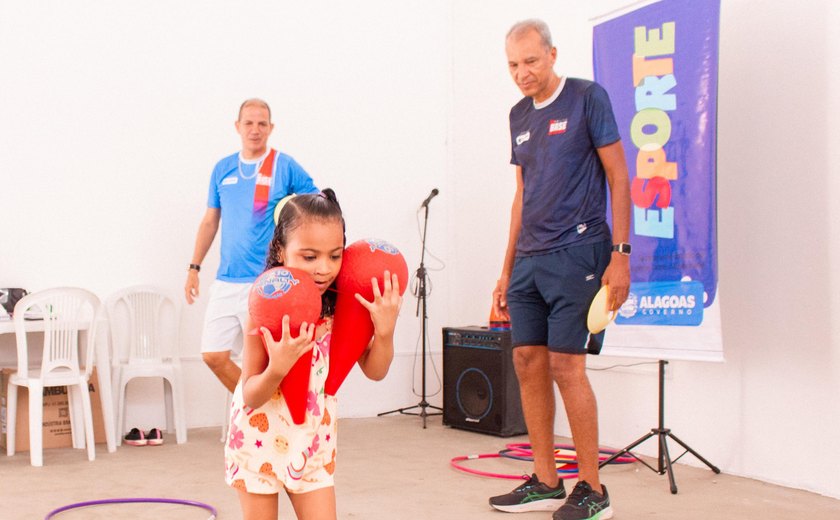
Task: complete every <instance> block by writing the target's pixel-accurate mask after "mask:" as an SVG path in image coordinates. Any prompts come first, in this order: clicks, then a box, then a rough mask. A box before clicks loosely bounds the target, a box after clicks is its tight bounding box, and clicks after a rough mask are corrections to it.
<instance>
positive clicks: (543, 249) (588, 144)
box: [510, 78, 621, 256]
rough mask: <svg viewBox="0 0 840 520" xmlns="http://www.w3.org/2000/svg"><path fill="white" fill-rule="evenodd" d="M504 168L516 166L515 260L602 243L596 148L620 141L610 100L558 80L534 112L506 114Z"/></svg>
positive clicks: (588, 84)
mask: <svg viewBox="0 0 840 520" xmlns="http://www.w3.org/2000/svg"><path fill="white" fill-rule="evenodd" d="M510 137H511V160H510V162H511V164H515V165H517V166H521V167H522V179H523V184H524V191H523V200H522V228H521V230H520V232H519V240H518V242H517V244H516V254H517V256H532V255H538V254H544V253H550V252H552V251H556V250H558V249H562V248H564V247H568V246H571V245H582V244H590V243H596V242H600V241H602V240H608V239H609V238H610V236H611V234H610V229H609V226H608V225H607V222H606V208H607V184H606V174H605V172H604V166H603V165H602V164H601V160H600V158H599V157H598V151H597V149H598V148H600V147H602V146H606V145H609V144H612V143H614V142H616V141H618V140H619V139H620V138H621V136H620V135H619V133H618V126H617V125H616V122H615V116H614V115H613V111H612V105H611V104H610V100H609V96H608V95H607V92H606V91H605V90H604V88H603V87H601V86H600V85H598V84H597V83H594V82H592V81H587V80H583V79H577V78H562V79H561V82H560V86H559V87H558V89H557V91H556V92H555V93H554V95H553V96H552V97H551V98H549V99H547V100H546V101H544V102H543V103H541V104H539V105H538V106H536V105H535V104H534V101H533V99H532V98H531V97H525V98H523V99H522V100H521V101H519V103H517V104H516V105H514V107H513V108H512V109H511V111H510Z"/></svg>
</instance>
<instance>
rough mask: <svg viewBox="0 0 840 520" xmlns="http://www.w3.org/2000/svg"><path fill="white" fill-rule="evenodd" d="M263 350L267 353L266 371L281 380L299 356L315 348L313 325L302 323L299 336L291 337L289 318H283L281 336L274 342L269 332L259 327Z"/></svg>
mask: <svg viewBox="0 0 840 520" xmlns="http://www.w3.org/2000/svg"><path fill="white" fill-rule="evenodd" d="M260 332H262V335H263V341H264V342H265V349H266V351H267V352H268V367H266V371H268V372H270V373H272V374H273V375H276V376H278V377H279V378H280V379H283V378H284V377H285V376H286V374H288V373H289V370H291V369H292V366H294V364H295V363H296V362H297V360H298V359H300V357H301V356H303V355H304V354H306V353H307V352H309V351H310V350H312V348H313V347H314V346H315V341H314V337H315V324H313V323H306V322H303V323H301V324H300V334H298V336H297V337H296V338H293V337H292V334H291V332H290V330H289V316H288V315H286V316H283V326H282V335H281V337H280V341H274V338H273V337H272V336H271V331H269V330H268V329H267V328H265V327H260Z"/></svg>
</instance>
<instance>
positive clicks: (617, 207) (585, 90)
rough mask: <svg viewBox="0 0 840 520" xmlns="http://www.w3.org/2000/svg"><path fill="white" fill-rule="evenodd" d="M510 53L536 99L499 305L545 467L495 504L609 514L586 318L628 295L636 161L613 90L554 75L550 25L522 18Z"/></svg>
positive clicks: (520, 119)
mask: <svg viewBox="0 0 840 520" xmlns="http://www.w3.org/2000/svg"><path fill="white" fill-rule="evenodd" d="M505 51H506V53H507V58H508V68H509V70H510V74H511V76H512V78H513V80H514V82H516V85H517V86H518V87H519V89H520V90H521V91H522V94H524V95H525V97H524V98H523V99H522V100H521V101H520V102H519V103H517V104H516V105H515V106H514V107H513V108H512V109H511V111H510V131H511V163H512V164H514V165H515V166H516V194H515V196H514V199H513V207H512V209H511V223H510V235H509V240H508V246H507V250H506V253H505V261H504V266H503V268H502V274H501V277H500V278H499V281H498V283H497V285H496V289H495V290H494V291H493V307H494V311H496V312H498V313H499V314H500V315H502V316H508V317H509V318H510V320H511V334H512V341H513V345H514V349H513V361H514V366H515V367H516V374H517V377H518V379H519V387H520V391H521V395H522V410H523V413H524V416H525V424H526V426H527V427H528V435H529V440H530V442H531V446H532V449H533V453H534V474H533V475H532V476H531V478H530V479H529V480H528V481H527V482H525V483H524V484H522V485H521V486H519V487H517V488H516V489H514V490H513V491H512V492H510V493H508V494H505V495H500V496H497V497H493V498H491V499H490V505H491V506H493V507H494V508H496V509H499V510H502V511H508V512H523V511H552V510H555V509H557V511H556V512H555V513H554V519H555V520H588V519H592V520H595V519H598V520H604V519H607V518H612V514H613V513H612V508H611V507H610V500H609V495H608V494H607V489H606V487H603V486H602V485H601V482H600V479H599V476H598V413H597V404H596V401H595V394H594V393H593V391H592V387H591V386H590V384H589V379H588V377H587V375H586V354H587V353H593V354H597V353H598V352H599V351H600V349H601V344H602V342H603V332H601V333H599V334H590V333H589V331H588V330H587V326H586V316H587V312H588V309H589V304H590V302H591V301H592V299H593V298H594V296H595V294H596V292H597V291H598V289H600V287H601V285H608V286H609V299H608V302H607V305H608V307H609V309H610V310H618V308H619V307H620V306H621V304H622V303H623V302H624V300H625V299H626V298H627V294H628V292H629V288H630V261H629V260H630V259H629V254H630V245H629V244H628V243H627V240H628V236H629V222H630V188H629V186H630V183H629V179H628V173H627V165H626V163H625V159H624V151H623V148H622V145H621V140H620V136H619V133H618V127H617V125H616V123H615V117H614V116H613V112H612V106H611V105H610V101H609V97H608V96H607V93H606V91H605V90H604V89H603V88H602V87H601V86H600V85H598V84H597V83H594V82H591V81H587V80H582V79H576V78H566V77H561V76H558V75H557V74H556V73H555V72H554V62H555V60H556V57H557V49H556V48H554V47H553V46H552V43H551V34H550V32H549V30H548V27H547V26H546V25H545V23H544V22H542V21H540V20H526V21H524V22H520V23H517V24H516V25H514V26H513V27H512V28H511V30H510V31H509V32H508V35H507V39H506V45H505ZM607 186H609V191H607ZM608 193H609V196H610V206H611V208H612V230H610V227H609V226H608V224H607V220H606V208H607V194H608ZM555 383H556V384H557V386H558V388H559V390H560V395H561V397H562V398H563V404H564V406H565V409H566V415H567V417H568V420H569V425H570V427H571V431H572V439H573V441H574V444H575V448H576V452H577V458H578V470H579V475H578V483H577V485H576V486H575V489H574V490H573V491H572V493H571V494H570V495H569V497H568V499H566V492H565V489H564V487H563V482H562V481H561V480H559V479H558V476H557V472H556V466H555V461H554V449H553V448H554V414H555V402H554V384H555ZM564 499H565V500H564ZM558 508H559V509H558Z"/></svg>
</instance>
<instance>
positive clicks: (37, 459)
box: [29, 383, 44, 466]
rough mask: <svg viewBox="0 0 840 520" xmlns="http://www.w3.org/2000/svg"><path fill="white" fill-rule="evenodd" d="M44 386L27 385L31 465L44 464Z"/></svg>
mask: <svg viewBox="0 0 840 520" xmlns="http://www.w3.org/2000/svg"><path fill="white" fill-rule="evenodd" d="M43 417H44V387H42V386H41V385H36V384H31V383H30V386H29V461H30V462H31V463H32V465H33V466H43V465H44V438H43V431H42V430H41V428H43V423H44V419H43Z"/></svg>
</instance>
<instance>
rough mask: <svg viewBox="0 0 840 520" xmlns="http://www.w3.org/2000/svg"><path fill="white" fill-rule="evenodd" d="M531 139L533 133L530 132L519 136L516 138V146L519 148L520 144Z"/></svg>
mask: <svg viewBox="0 0 840 520" xmlns="http://www.w3.org/2000/svg"><path fill="white" fill-rule="evenodd" d="M530 138H531V131H530V130H528V131H527V132H523V133H521V134H519V135H517V136H516V146H519V145H520V144H522V143H524V142H525V141H527V140H528V139H530Z"/></svg>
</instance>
